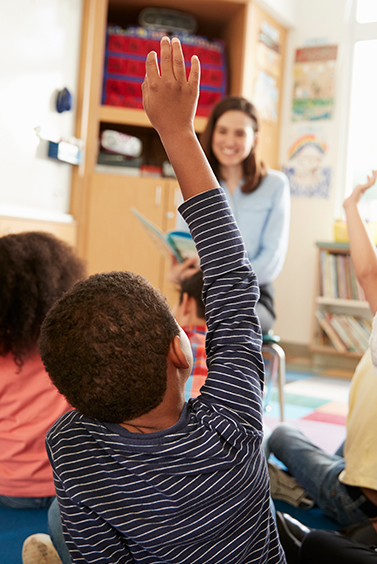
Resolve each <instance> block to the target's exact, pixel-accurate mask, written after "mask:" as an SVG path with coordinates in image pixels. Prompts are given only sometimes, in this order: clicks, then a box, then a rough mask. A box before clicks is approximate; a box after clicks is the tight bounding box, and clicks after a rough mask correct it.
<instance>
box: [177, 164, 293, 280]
mask: <svg viewBox="0 0 377 564" xmlns="http://www.w3.org/2000/svg"><path fill="white" fill-rule="evenodd" d="M220 184H221V186H222V188H223V189H224V192H225V194H226V197H227V199H228V202H229V204H230V207H231V209H232V211H233V214H234V217H235V218H236V221H237V224H238V227H239V229H240V231H241V234H242V237H243V240H244V242H245V246H246V250H247V254H248V257H249V260H250V262H251V264H252V265H253V269H254V272H255V273H256V275H257V279H258V282H259V284H260V285H262V284H269V283H270V282H272V281H273V280H275V278H276V277H277V276H278V275H279V274H280V272H281V270H282V268H283V265H284V261H285V257H286V254H287V249H288V239H289V222H290V188H289V182H288V178H287V176H286V175H285V174H284V173H283V172H279V171H277V170H269V171H268V172H267V175H266V176H265V177H264V178H263V180H262V182H261V183H260V185H259V186H258V188H257V189H256V190H254V192H251V193H249V194H245V193H244V192H242V190H241V186H242V182H241V183H240V184H239V185H238V186H237V187H236V189H235V191H234V192H233V194H231V193H230V191H229V190H228V187H227V185H226V182H225V181H221V182H220ZM176 228H177V229H178V230H182V231H187V230H188V226H187V224H186V223H185V222H184V220H183V219H182V218H181V217H180V216H178V217H177V223H176Z"/></svg>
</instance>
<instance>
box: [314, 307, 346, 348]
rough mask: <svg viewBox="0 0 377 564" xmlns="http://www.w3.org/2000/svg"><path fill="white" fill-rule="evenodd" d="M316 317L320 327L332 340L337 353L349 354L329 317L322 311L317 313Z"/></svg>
mask: <svg viewBox="0 0 377 564" xmlns="http://www.w3.org/2000/svg"><path fill="white" fill-rule="evenodd" d="M316 317H317V320H318V323H319V325H320V327H321V328H322V329H323V331H324V332H325V333H326V335H327V336H328V338H329V339H330V341H331V343H332V344H333V346H334V347H335V348H336V350H337V351H339V352H341V353H345V352H347V347H346V345H345V344H344V343H343V341H342V340H341V338H340V337H339V335H338V334H337V332H336V331H335V330H334V329H333V327H332V325H331V323H330V321H329V320H328V318H327V315H326V314H325V313H323V312H322V311H320V310H317V311H316Z"/></svg>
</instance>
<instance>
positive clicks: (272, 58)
mask: <svg viewBox="0 0 377 564" xmlns="http://www.w3.org/2000/svg"><path fill="white" fill-rule="evenodd" d="M280 51H281V49H280V31H279V30H278V29H276V28H275V27H273V26H272V25H271V24H269V23H268V22H266V21H263V22H262V24H261V28H260V32H259V37H258V43H257V48H256V63H257V67H258V68H259V69H261V70H264V71H266V72H267V73H269V74H272V75H273V76H275V77H277V78H279V77H280V74H281V52H280Z"/></svg>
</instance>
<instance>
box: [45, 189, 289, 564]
mask: <svg viewBox="0 0 377 564" xmlns="http://www.w3.org/2000/svg"><path fill="white" fill-rule="evenodd" d="M181 211H182V214H183V216H184V218H185V220H186V221H187V222H188V224H189V226H190V229H191V232H192V234H193V237H194V240H195V242H196V245H197V249H198V252H199V256H200V260H201V267H202V269H203V273H204V291H203V299H204V302H205V306H206V321H207V327H208V334H207V342H206V349H207V359H208V377H207V380H206V382H205V384H204V386H203V387H202V389H201V393H200V395H199V396H198V397H197V398H196V399H192V400H190V401H189V402H188V403H187V404H185V407H184V409H183V411H182V413H181V416H180V419H179V421H178V422H177V423H176V424H175V425H174V426H173V427H170V428H169V429H165V430H163V431H159V432H156V433H150V434H138V433H131V432H129V431H127V429H125V428H124V427H122V426H121V425H118V424H110V423H106V422H99V421H96V420H93V419H90V418H88V417H85V416H83V415H82V414H80V413H79V412H77V411H71V412H69V413H68V414H66V415H64V416H63V417H61V418H60V419H59V420H58V421H57V422H56V423H55V425H54V426H53V427H52V428H51V430H50V431H49V432H48V434H47V439H46V444H47V450H48V453H49V457H50V461H51V464H52V467H53V473H54V480H55V486H56V492H57V497H58V502H59V507H60V511H61V517H62V526H63V532H64V537H65V540H66V543H67V546H68V549H69V551H70V555H71V559H72V561H73V562H75V564H82V563H86V562H88V563H89V562H90V563H98V564H99V563H101V564H102V563H103V562H106V563H108V564H110V563H111V564H115V563H117V564H131V563H132V564H133V563H137V564H139V563H140V564H251V563H253V564H257V563H260V564H262V563H263V564H267V563H269V564H277V563H280V564H284V563H285V557H284V554H283V551H282V549H281V546H280V544H279V541H278V538H277V533H276V528H275V523H274V519H273V517H272V515H271V511H270V499H269V481H268V473H267V467H266V459H265V455H264V452H263V449H262V437H263V430H262V388H263V359H262V355H261V333H260V327H259V322H258V318H257V316H256V315H255V304H256V302H257V300H258V297H259V290H258V285H257V282H256V277H255V274H254V272H253V270H252V268H251V265H250V263H249V261H248V259H247V255H246V251H245V248H244V244H243V241H242V238H241V236H240V233H239V230H238V228H237V225H236V223H235V221H234V217H233V215H232V212H231V210H230V208H229V205H228V203H227V200H226V197H225V195H224V193H223V191H222V190H221V189H214V190H210V191H209V192H205V193H202V194H199V195H197V196H195V197H194V198H191V199H190V200H188V201H186V202H185V203H184V204H182V206H181ZM146 326H148V322H147V320H146ZM125 378H126V375H125Z"/></svg>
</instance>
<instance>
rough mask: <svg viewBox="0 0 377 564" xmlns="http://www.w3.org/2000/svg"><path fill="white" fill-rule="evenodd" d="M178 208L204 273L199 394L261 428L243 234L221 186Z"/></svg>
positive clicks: (253, 284) (252, 290)
mask: <svg viewBox="0 0 377 564" xmlns="http://www.w3.org/2000/svg"><path fill="white" fill-rule="evenodd" d="M203 208H205V209H203ZM179 211H180V212H181V214H182V216H183V217H184V219H185V220H186V221H187V223H188V225H189V227H190V231H191V234H192V236H193V238H194V240H195V244H196V246H197V249H198V252H199V256H200V265H201V268H202V270H203V277H204V285H203V301H204V304H205V308H206V322H207V327H208V333H207V341H206V351H207V364H208V376H207V380H206V383H205V385H204V386H203V388H202V399H204V400H206V401H210V402H211V403H212V404H218V405H219V406H222V407H225V408H227V409H228V410H230V411H231V412H232V414H235V413H236V414H238V415H239V417H241V418H242V420H243V422H244V424H245V425H246V426H250V427H252V428H253V429H257V430H258V431H262V428H263V425H262V404H261V402H262V390H263V374H264V365H263V358H262V354H261V345H262V337H261V330H260V325H259V320H258V317H257V315H256V312H255V305H256V302H257V300H258V298H259V288H258V284H257V280H256V276H255V273H254V272H253V269H252V266H251V265H250V262H249V259H248V258H247V253H246V249H245V246H244V243H243V240H242V236H241V234H240V232H239V229H238V227H237V224H236V222H235V219H234V217H233V214H232V211H231V209H230V207H229V204H228V202H227V200H226V196H225V194H224V192H223V191H222V189H215V190H211V191H209V192H206V193H204V194H199V195H197V196H195V197H193V198H191V199H190V200H187V201H186V202H184V203H183V204H182V205H181V206H180V209H179Z"/></svg>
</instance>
